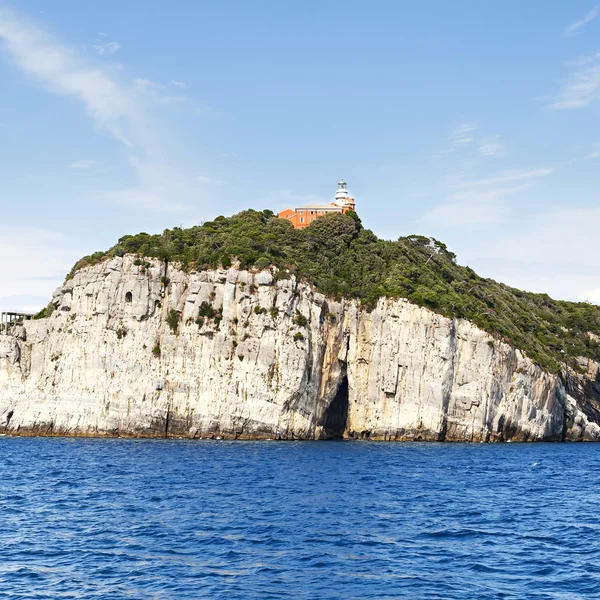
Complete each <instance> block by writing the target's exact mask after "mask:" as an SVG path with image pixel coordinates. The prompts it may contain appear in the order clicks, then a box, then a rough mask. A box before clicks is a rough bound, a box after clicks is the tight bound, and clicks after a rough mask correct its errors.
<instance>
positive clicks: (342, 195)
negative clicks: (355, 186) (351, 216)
mask: <svg viewBox="0 0 600 600" xmlns="http://www.w3.org/2000/svg"><path fill="white" fill-rule="evenodd" d="M337 186H338V187H337V192H336V193H335V202H334V204H337V205H338V206H340V207H342V208H345V209H346V210H354V198H350V194H348V185H347V184H346V182H345V181H344V180H343V179H340V180H339V181H338V184H337Z"/></svg>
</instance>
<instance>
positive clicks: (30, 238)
mask: <svg viewBox="0 0 600 600" xmlns="http://www.w3.org/2000/svg"><path fill="white" fill-rule="evenodd" d="M81 254H82V253H81V251H79V250H77V249H76V248H74V246H73V245H72V243H71V242H70V240H68V239H67V238H66V237H65V236H64V235H62V234H61V233H58V232H55V231H48V230H45V229H39V228H33V227H2V226H0V256H10V260H8V261H6V262H5V264H4V267H3V272H2V278H0V310H1V309H5V310H25V309H26V308H27V307H29V308H30V309H34V310H35V309H39V308H41V307H43V306H45V305H46V304H48V302H49V300H50V294H51V292H52V290H53V289H55V288H56V287H57V286H58V285H60V284H61V283H62V281H63V280H64V277H65V275H66V274H67V273H68V272H69V269H70V268H71V267H72V266H73V264H74V263H75V261H76V260H77V259H78V258H80V257H81Z"/></svg>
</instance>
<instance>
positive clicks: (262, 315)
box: [0, 256, 600, 441]
mask: <svg viewBox="0 0 600 600" xmlns="http://www.w3.org/2000/svg"><path fill="white" fill-rule="evenodd" d="M137 262H140V261H137ZM135 263H136V261H135V257H133V256H125V257H123V258H113V259H111V260H108V261H105V262H103V263H101V264H98V265H95V266H93V267H88V268H86V269H83V270H81V271H79V272H78V273H76V274H75V276H74V278H73V279H71V280H70V281H68V282H67V283H65V284H64V285H63V286H62V287H61V288H59V290H57V292H56V293H55V295H54V297H53V303H54V305H55V307H56V309H55V311H54V313H53V314H52V316H51V317H49V318H47V319H40V320H37V321H28V322H26V323H25V325H24V327H23V328H19V329H18V330H17V329H15V330H14V331H12V332H11V335H0V432H2V431H3V432H6V433H11V434H21V435H33V434H45V435H82V436H97V435H98V436H103V435H106V436H110V435H121V436H149V437H165V436H185V437H192V438H197V437H224V438H228V437H235V438H286V439H293V438H301V439H320V438H327V437H357V438H369V439H388V440H452V441H481V440H483V441H502V440H514V441H525V440H530V441H532V440H564V439H567V440H597V439H600V427H599V426H598V422H599V421H600V369H599V365H598V364H596V363H592V362H591V361H587V362H586V364H585V366H584V368H583V367H582V369H580V371H582V374H579V375H578V376H577V378H575V376H573V377H572V378H571V381H570V382H569V381H567V390H565V386H564V385H563V383H562V381H561V379H560V378H558V377H557V376H555V375H552V374H549V373H545V372H544V371H542V370H541V369H540V368H538V367H536V366H535V365H534V364H533V363H532V362H531V361H530V360H529V359H528V358H527V357H526V356H524V355H523V354H522V353H521V352H519V351H518V350H515V349H514V348H512V347H510V346H509V345H507V344H504V343H502V342H499V341H498V340H495V339H494V338H492V337H491V336H490V335H488V334H487V333H485V332H484V331H482V330H480V329H478V328H477V327H475V326H474V325H472V324H471V323H470V322H468V321H463V320H450V319H447V318H445V317H442V316H440V315H438V314H435V313H433V312H431V311H429V310H427V309H425V308H419V307H417V306H415V305H413V304H411V303H409V302H408V301H406V300H391V299H382V300H380V301H379V304H378V305H377V307H376V308H375V309H374V310H373V311H372V312H367V311H365V310H362V309H360V307H359V306H358V304H357V303H356V302H353V301H342V302H332V301H330V300H327V299H326V298H325V297H324V296H323V295H321V294H319V293H316V292H315V291H314V290H313V289H312V288H311V287H310V286H309V285H307V284H304V283H300V282H297V281H296V280H295V279H294V278H293V277H292V278H291V279H282V278H279V277H276V276H275V277H274V276H273V274H272V273H270V272H268V271H262V272H259V273H251V272H248V271H239V270H237V269H235V268H232V269H229V270H216V271H202V272H191V273H185V272H183V271H181V270H179V269H177V268H175V267H173V266H169V267H168V269H167V272H165V265H164V264H162V263H160V262H159V261H156V260H150V261H149V263H147V264H150V266H149V267H147V266H144V265H140V264H135ZM173 311H175V312H173ZM199 313H201V314H202V315H203V316H200V317H199ZM174 326H176V331H174V330H173V328H174Z"/></svg>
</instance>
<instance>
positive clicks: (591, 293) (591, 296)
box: [579, 287, 600, 304]
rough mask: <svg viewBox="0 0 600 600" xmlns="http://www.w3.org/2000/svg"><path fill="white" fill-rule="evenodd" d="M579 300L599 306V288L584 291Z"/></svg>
mask: <svg viewBox="0 0 600 600" xmlns="http://www.w3.org/2000/svg"><path fill="white" fill-rule="evenodd" d="M579 300H583V301H584V302H593V303H594V304H600V287H599V288H597V289H595V290H585V291H583V292H582V293H581V294H580V295H579Z"/></svg>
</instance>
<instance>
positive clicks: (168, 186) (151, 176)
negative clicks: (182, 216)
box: [0, 8, 193, 212]
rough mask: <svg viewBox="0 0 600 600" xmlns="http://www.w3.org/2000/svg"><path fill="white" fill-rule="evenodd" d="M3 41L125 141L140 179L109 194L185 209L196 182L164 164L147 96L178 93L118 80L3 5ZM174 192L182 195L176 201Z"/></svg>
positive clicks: (156, 98) (50, 85) (161, 100)
mask: <svg viewBox="0 0 600 600" xmlns="http://www.w3.org/2000/svg"><path fill="white" fill-rule="evenodd" d="M0 42H3V45H4V47H5V49H6V50H7V52H8V54H9V55H10V56H11V57H12V59H13V61H14V63H15V64H16V65H17V66H18V67H19V68H20V69H21V70H22V71H23V72H25V73H27V74H28V75H29V76H31V77H32V78H34V79H35V80H37V81H39V82H40V83H41V84H42V85H44V86H45V87H46V88H47V89H48V90H49V91H51V92H52V93H55V94H58V95H62V96H69V97H74V98H76V99H78V100H79V101H80V102H81V103H82V105H83V106H84V107H85V110H86V111H87V113H88V114H89V115H90V117H91V118H92V119H93V121H94V123H95V125H96V126H97V127H98V128H99V129H100V130H104V131H106V132H108V133H109V134H110V135H112V136H113V137H114V138H115V140H118V141H119V142H120V143H121V144H122V145H123V146H124V148H125V150H126V153H127V154H126V156H127V160H128V162H129V165H130V166H131V167H132V168H133V169H134V171H135V173H136V175H137V178H138V185H137V186H136V187H134V188H131V189H125V190H117V191H113V192H109V193H108V194H106V196H105V197H106V199H107V200H109V201H114V200H115V199H117V200H118V201H120V202H122V203H123V204H127V205H130V206H140V207H144V208H146V209H149V210H158V211H161V212H166V211H169V210H172V211H173V212H180V211H182V210H183V208H184V207H185V206H186V205H185V204H184V202H183V201H182V199H184V198H186V197H188V198H190V197H192V194H193V192H192V187H191V186H189V189H188V188H185V185H184V183H183V179H184V178H183V177H182V176H181V174H179V173H173V172H171V170H170V169H169V168H168V167H167V166H166V161H165V160H164V155H165V143H164V139H162V136H161V131H160V130H158V129H157V127H156V126H155V122H156V119H154V118H152V117H151V116H150V115H149V113H148V110H147V109H148V103H149V102H150V103H151V104H169V103H172V102H176V101H180V98H179V97H172V96H168V95H164V94H162V92H161V86H160V85H159V84H154V83H153V82H150V81H148V80H144V79H138V80H136V82H135V83H134V84H133V85H126V84H122V83H120V82H119V81H117V80H116V79H115V78H114V76H113V75H114V74H113V73H109V72H108V71H106V70H103V69H101V68H99V67H98V66H96V65H89V64H87V63H86V62H85V61H84V60H83V58H82V57H80V56H78V55H77V54H76V53H75V52H74V51H73V50H72V49H70V48H68V47H66V46H65V45H63V44H61V43H59V42H57V41H55V40H54V39H52V38H51V37H50V36H48V35H47V34H46V33H44V32H43V31H41V30H40V29H39V28H37V27H35V26H33V25H31V24H30V23H28V22H27V21H26V20H25V19H23V18H22V17H20V16H19V15H18V14H17V13H15V12H13V11H10V10H8V9H2V8H0ZM113 48H116V47H115V46H113ZM74 168H86V167H85V166H79V167H74ZM174 190H177V196H175V195H174V194H175V192H174ZM174 197H177V198H179V199H180V200H179V201H177V202H173V201H172V198H174Z"/></svg>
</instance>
